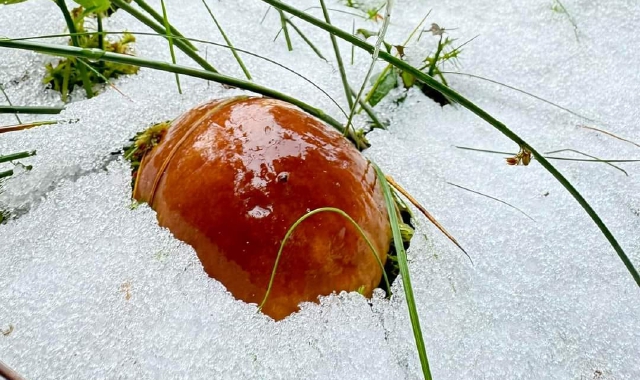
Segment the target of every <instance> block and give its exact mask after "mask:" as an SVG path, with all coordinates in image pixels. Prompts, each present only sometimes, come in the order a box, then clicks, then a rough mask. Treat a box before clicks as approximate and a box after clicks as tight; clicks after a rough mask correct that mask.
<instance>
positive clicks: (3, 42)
mask: <svg viewBox="0 0 640 380" xmlns="http://www.w3.org/2000/svg"><path fill="white" fill-rule="evenodd" d="M0 47H8V48H14V49H22V50H29V51H34V52H39V53H45V54H52V55H58V56H63V57H80V58H86V59H89V60H104V61H110V62H117V63H124V64H129V65H135V66H140V67H147V68H151V69H156V70H162V71H167V72H171V73H177V74H184V75H189V76H192V77H195V78H201V79H206V80H211V81H214V82H217V83H222V84H226V85H230V86H235V87H239V88H242V89H245V90H248V91H253V92H255V93H258V94H262V95H266V96H269V97H272V98H275V99H280V100H284V101H285V102H289V103H291V104H293V105H296V106H298V107H300V108H301V109H303V110H304V111H306V112H308V113H309V114H311V115H313V116H315V117H317V118H318V119H320V120H322V121H324V122H325V123H327V124H329V125H331V126H332V127H334V128H336V129H337V130H338V131H340V132H344V127H343V126H342V124H341V123H340V122H338V121H337V120H335V119H334V118H332V117H331V116H329V115H327V114H326V113H325V112H324V111H322V110H320V109H318V108H316V107H313V106H311V105H309V104H307V103H305V102H303V101H301V100H298V99H296V98H294V97H292V96H289V95H286V94H283V93H281V92H279V91H276V90H274V89H271V88H268V87H264V86H261V85H258V84H255V83H253V82H248V81H245V80H242V79H238V78H234V77H230V76H227V75H223V74H220V73H217V72H212V71H206V70H200V69H194V68H191V67H187V66H181V65H173V64H170V63H167V62H160V61H154V60H150V59H144V58H140V57H133V56H130V55H125V54H117V53H111V52H105V51H103V50H98V49H86V48H77V47H75V46H62V45H55V44H43V43H36V42H28V41H12V40H9V39H6V38H0ZM3 108H8V109H15V108H16V107H8V106H0V112H2V110H3ZM34 108H38V107H29V109H34ZM56 110H57V111H58V112H59V110H61V108H59V109H56ZM12 112H13V111H12ZM348 138H349V139H350V140H351V141H352V142H354V144H356V146H357V147H360V148H361V147H362V146H365V144H366V143H365V142H364V141H363V140H362V138H360V137H359V136H357V135H356V134H355V133H349V136H348Z"/></svg>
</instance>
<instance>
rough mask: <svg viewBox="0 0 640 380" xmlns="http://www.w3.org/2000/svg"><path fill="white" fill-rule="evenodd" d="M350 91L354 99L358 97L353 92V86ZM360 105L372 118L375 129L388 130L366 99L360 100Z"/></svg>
mask: <svg viewBox="0 0 640 380" xmlns="http://www.w3.org/2000/svg"><path fill="white" fill-rule="evenodd" d="M349 90H351V95H352V96H353V98H354V99H355V98H357V97H358V94H357V93H356V92H355V91H354V90H353V88H352V87H351V86H349ZM358 104H360V107H362V109H363V110H364V112H366V113H367V115H369V118H371V121H372V122H373V127H374V128H379V129H387V127H386V125H385V123H383V122H382V121H381V120H380V119H379V118H378V115H377V114H376V111H374V110H373V108H371V107H370V106H369V105H368V104H367V102H366V101H365V100H364V99H358Z"/></svg>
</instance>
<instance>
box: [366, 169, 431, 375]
mask: <svg viewBox="0 0 640 380" xmlns="http://www.w3.org/2000/svg"><path fill="white" fill-rule="evenodd" d="M371 164H372V165H373V167H374V169H375V170H376V175H377V176H378V180H379V181H380V185H381V186H382V193H383V195H384V200H385V203H386V205H387V213H388V214H389V222H390V223H391V229H392V231H393V244H394V246H395V248H396V253H397V255H398V266H399V267H400V275H401V276H402V285H403V288H404V294H405V297H406V299H407V307H408V308H409V319H411V327H412V328H413V336H414V338H415V340H416V348H417V350H418V357H419V358H420V365H421V366H422V373H423V374H424V378H425V379H426V380H431V370H430V369H429V359H428V358H427V350H426V348H425V346H424V339H423V337H422V329H421V328H420V317H419V316H418V310H417V308H416V301H415V298H414V296H413V287H411V277H410V274H409V263H408V261H407V253H406V252H405V250H404V246H403V245H402V234H401V232H400V226H399V224H400V222H399V221H398V215H397V214H396V206H395V202H394V200H393V193H392V192H391V188H390V187H389V183H388V182H387V178H386V176H385V175H384V173H383V172H382V170H380V168H379V167H378V165H376V164H375V163H373V162H372V163H371Z"/></svg>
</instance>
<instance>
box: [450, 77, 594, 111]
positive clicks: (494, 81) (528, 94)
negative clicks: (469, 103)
mask: <svg viewBox="0 0 640 380" xmlns="http://www.w3.org/2000/svg"><path fill="white" fill-rule="evenodd" d="M441 73H442V74H453V75H462V76H465V77H469V78H474V79H480V80H483V81H486V82H490V83H493V84H497V85H499V86H502V87H506V88H508V89H510V90H513V91H517V92H519V93H521V94H524V95H527V96H530V97H532V98H534V99H537V100H539V101H541V102H544V103H547V104H549V105H550V106H553V107H556V108H558V109H561V110H563V111H565V112H568V113H570V114H572V115H573V116H577V117H579V118H581V119H584V120H588V121H592V122H595V123H597V122H598V121H597V120H594V119H591V118H588V117H586V116H584V115H581V114H579V113H577V112H574V111H572V110H570V109H568V108H565V107H562V106H560V105H558V104H555V103H553V102H550V101H548V100H546V99H544V98H541V97H539V96H537V95H534V94H532V93H530V92H527V91H524V90H521V89H519V88H516V87H513V86H509V85H508V84H505V83H501V82H498V81H496V80H493V79H489V78H485V77H481V76H479V75H474V74H468V73H461V72H458V71H441Z"/></svg>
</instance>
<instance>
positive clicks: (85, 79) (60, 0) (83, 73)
mask: <svg viewBox="0 0 640 380" xmlns="http://www.w3.org/2000/svg"><path fill="white" fill-rule="evenodd" d="M54 2H55V3H56V5H57V6H58V8H60V11H61V12H62V15H63V16H64V21H65V22H66V23H67V28H68V29H69V34H71V35H72V37H71V43H72V44H73V46H76V47H79V46H80V43H79V41H78V37H76V36H74V35H73V34H74V33H76V32H77V30H76V25H75V24H74V22H73V19H72V18H71V14H70V13H69V10H68V9H67V4H66V3H65V1H64V0H54ZM78 70H79V71H80V78H82V86H83V87H84V90H85V91H86V93H87V98H89V99H91V98H92V97H93V89H92V88H91V81H90V80H89V76H88V75H87V69H86V68H85V67H84V66H83V65H80V66H79V67H78Z"/></svg>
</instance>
